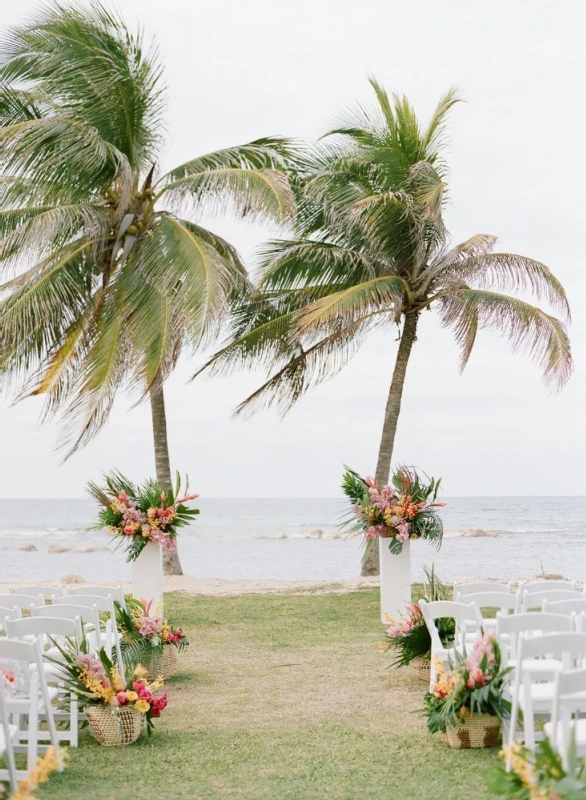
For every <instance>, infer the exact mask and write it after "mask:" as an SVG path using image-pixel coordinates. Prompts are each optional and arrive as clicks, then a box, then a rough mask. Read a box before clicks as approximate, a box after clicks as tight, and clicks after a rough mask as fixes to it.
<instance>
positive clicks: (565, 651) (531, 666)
mask: <svg viewBox="0 0 586 800" xmlns="http://www.w3.org/2000/svg"><path fill="white" fill-rule="evenodd" d="M554 616H557V615H554ZM559 619H564V617H561V616H560V617H559ZM585 657H586V633H568V632H566V633H546V634H544V635H543V636H530V635H529V636H528V635H527V634H521V637H520V640H519V657H518V659H517V663H516V665H515V672H514V680H513V686H512V711H511V720H510V725H509V737H508V738H509V742H508V743H509V746H511V747H512V745H513V742H514V740H515V736H516V732H517V723H518V720H519V709H521V711H522V713H523V740H524V743H525V747H527V748H528V749H529V750H531V751H533V752H534V751H535V742H536V739H537V735H536V731H535V717H536V716H540V717H544V716H545V717H550V716H551V712H552V707H553V700H554V690H555V683H554V680H555V679H554V680H545V678H546V674H545V673H544V671H543V670H542V669H541V668H540V665H539V663H538V662H539V661H541V660H543V659H555V660H557V661H558V662H559V663H560V669H558V671H557V672H558V673H559V672H560V671H561V669H572V668H573V667H575V666H577V665H581V662H582V661H583V660H584V658H585ZM550 677H551V673H550ZM509 763H510V762H509Z"/></svg>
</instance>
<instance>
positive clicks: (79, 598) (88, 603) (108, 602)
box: [54, 594, 114, 613]
mask: <svg viewBox="0 0 586 800" xmlns="http://www.w3.org/2000/svg"><path fill="white" fill-rule="evenodd" d="M54 602H55V605H71V604H75V605H76V606H85V607H86V608H94V606H95V607H96V608H97V609H98V611H101V612H104V611H108V612H110V613H113V612H114V597H113V596H112V595H111V594H110V595H108V597H101V596H100V595H98V594H96V595H89V594H76V595H71V596H69V595H66V596H65V597H56V598H55V601H54Z"/></svg>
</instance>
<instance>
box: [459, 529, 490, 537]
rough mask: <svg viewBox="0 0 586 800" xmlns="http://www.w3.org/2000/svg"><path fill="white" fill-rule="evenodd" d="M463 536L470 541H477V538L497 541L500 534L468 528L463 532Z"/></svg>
mask: <svg viewBox="0 0 586 800" xmlns="http://www.w3.org/2000/svg"><path fill="white" fill-rule="evenodd" d="M461 535H462V536H465V537H467V538H469V539H476V538H489V539H495V538H496V537H497V535H498V534H497V532H496V531H485V530H484V528H468V529H467V530H465V531H462V533H461Z"/></svg>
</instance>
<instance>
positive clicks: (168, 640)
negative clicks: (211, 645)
mask: <svg viewBox="0 0 586 800" xmlns="http://www.w3.org/2000/svg"><path fill="white" fill-rule="evenodd" d="M152 603H153V601H152V600H138V599H136V598H134V597H131V598H128V599H127V600H126V607H125V606H124V605H122V604H121V603H119V602H117V601H114V607H115V611H116V626H117V628H118V630H119V631H120V633H121V634H122V640H121V642H120V649H121V651H122V658H123V660H124V663H125V664H137V663H139V664H142V665H143V666H144V667H145V668H146V669H147V670H148V672H149V674H150V675H154V674H157V673H158V672H162V673H163V677H164V678H169V677H171V674H172V671H173V666H176V658H171V659H166V658H165V654H166V653H173V654H176V653H180V652H181V651H182V650H184V649H185V648H186V647H187V646H188V645H189V640H188V638H187V636H186V635H185V634H184V633H183V629H182V628H174V627H173V626H172V625H171V624H170V623H169V621H168V620H167V618H166V617H163V616H162V615H161V613H160V609H159V608H156V609H154V611H153V608H152ZM164 667H166V668H164ZM170 667H171V668H170Z"/></svg>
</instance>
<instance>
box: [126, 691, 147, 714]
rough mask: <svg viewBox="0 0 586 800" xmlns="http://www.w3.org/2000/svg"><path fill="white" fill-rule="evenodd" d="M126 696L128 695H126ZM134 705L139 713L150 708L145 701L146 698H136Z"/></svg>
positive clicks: (144, 712) (143, 712)
mask: <svg viewBox="0 0 586 800" xmlns="http://www.w3.org/2000/svg"><path fill="white" fill-rule="evenodd" d="M132 694H134V692H132ZM126 696H127V697H128V695H126ZM134 707H135V708H136V710H137V711H140V713H141V714H146V712H147V711H148V710H149V708H150V704H149V703H147V701H146V700H137V702H136V703H135V704H134Z"/></svg>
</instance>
